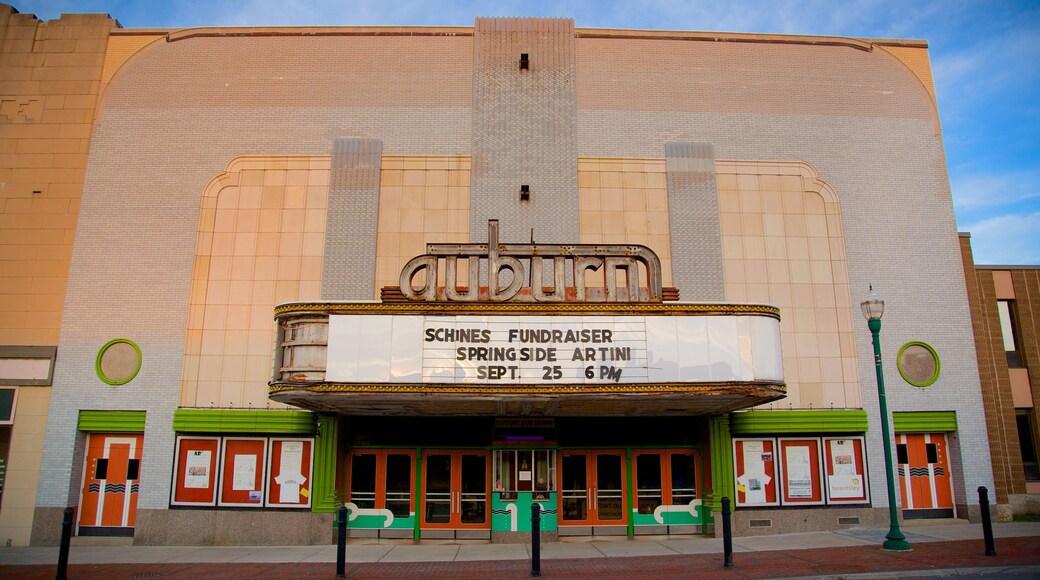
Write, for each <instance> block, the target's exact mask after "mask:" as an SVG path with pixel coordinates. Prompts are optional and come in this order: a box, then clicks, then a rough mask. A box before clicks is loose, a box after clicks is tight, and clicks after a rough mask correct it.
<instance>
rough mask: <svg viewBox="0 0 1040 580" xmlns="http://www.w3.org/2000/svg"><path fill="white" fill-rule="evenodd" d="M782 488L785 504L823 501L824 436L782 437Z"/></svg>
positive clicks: (819, 503)
mask: <svg viewBox="0 0 1040 580" xmlns="http://www.w3.org/2000/svg"><path fill="white" fill-rule="evenodd" d="M780 489H781V498H780V500H781V503H783V504H784V505H790V504H800V505H821V504H823V502H824V499H823V482H822V481H821V475H820V440H819V439H817V438H811V439H809V438H806V439H803V438H780Z"/></svg>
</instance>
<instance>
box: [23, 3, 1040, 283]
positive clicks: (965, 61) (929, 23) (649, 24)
mask: <svg viewBox="0 0 1040 580" xmlns="http://www.w3.org/2000/svg"><path fill="white" fill-rule="evenodd" d="M4 1H5V2H8V3H11V4H13V5H14V6H15V8H17V9H18V11H19V12H23V13H32V14H36V15H37V16H38V17H39V18H40V19H41V20H50V19H53V18H57V17H58V16H59V15H60V14H61V13H83V12H107V13H108V14H110V15H111V16H112V17H113V18H116V19H117V20H119V22H120V23H121V24H122V25H123V26H124V27H125V28H181V27H191V26H261V25H270V26H280V25H285V26H290V25H326V26H331V25H452V26H472V25H473V18H474V17H475V16H566V17H572V18H574V24H575V26H578V27H589V28H634V29H650V30H709V31H723V32H766V33H777V34H814V35H834V36H852V37H860V38H909V39H923V40H927V41H928V43H929V52H930V55H931V59H932V70H933V75H934V77H935V84H936V92H937V95H938V102H939V115H940V119H941V121H942V126H943V135H944V139H945V143H946V155H947V163H948V167H949V172H950V183H951V188H952V190H953V202H954V209H955V211H956V215H957V229H958V230H959V231H968V232H971V236H972V247H973V250H974V254H975V261H976V263H978V264H993V265H997V264H1030V265H1040V2H1037V1H1036V0H1032V1H1022V0H1019V1H1011V0H920V1H915V0H801V1H796V0H728V1H726V0H700V1H697V0H627V1H613V0H599V1H596V0H588V1H586V0H558V1H555V2H545V1H541V0H528V1H526V2H522V3H520V2H515V1H514V2H501V1H487V2H476V1H468V0H456V1H451V0H444V1H420V0H352V1H343V0H324V1H318V0H4Z"/></svg>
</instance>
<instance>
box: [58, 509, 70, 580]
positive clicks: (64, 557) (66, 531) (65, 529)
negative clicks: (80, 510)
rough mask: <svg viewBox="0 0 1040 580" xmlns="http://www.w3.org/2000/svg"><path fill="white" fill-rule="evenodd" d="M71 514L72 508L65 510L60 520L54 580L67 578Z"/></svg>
mask: <svg viewBox="0 0 1040 580" xmlns="http://www.w3.org/2000/svg"><path fill="white" fill-rule="evenodd" d="M72 513H73V509H72V508H70V507H68V508H65V514H64V515H63V516H62V518H61V547H60V548H58V573H57V574H55V576H54V578H55V580H65V579H66V578H68V568H69V542H71V541H72Z"/></svg>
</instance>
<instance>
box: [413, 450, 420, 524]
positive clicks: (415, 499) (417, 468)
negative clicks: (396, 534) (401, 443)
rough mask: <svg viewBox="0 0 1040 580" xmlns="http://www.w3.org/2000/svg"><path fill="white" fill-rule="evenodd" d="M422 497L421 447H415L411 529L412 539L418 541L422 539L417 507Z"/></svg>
mask: <svg viewBox="0 0 1040 580" xmlns="http://www.w3.org/2000/svg"><path fill="white" fill-rule="evenodd" d="M421 497H422V447H416V448H415V497H413V498H412V501H413V502H415V503H414V504H413V505H412V510H413V511H415V529H413V530H412V539H413V540H415V541H417V542H418V541H419V540H420V539H422V533H421V532H420V530H419V521H420V520H421V519H422V511H421V510H420V509H419V506H420V505H421V502H420V501H419V498H421Z"/></svg>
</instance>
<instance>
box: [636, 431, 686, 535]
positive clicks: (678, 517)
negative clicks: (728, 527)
mask: <svg viewBox="0 0 1040 580" xmlns="http://www.w3.org/2000/svg"><path fill="white" fill-rule="evenodd" d="M632 459H633V462H634V463H635V466H634V467H635V470H634V471H635V472H634V474H633V478H634V480H635V486H636V489H635V505H636V513H637V514H639V515H641V516H653V517H654V520H646V521H643V524H644V525H645V524H649V523H659V524H660V523H665V524H685V523H692V522H691V521H690V520H689V518H690V517H694V516H695V512H694V511H693V502H694V500H696V499H697V461H698V459H697V455H696V452H694V451H693V450H686V449H676V450H669V449H661V450H638V451H635V452H634V453H633V458H632ZM675 506H685V508H684V509H680V508H679V507H675ZM639 521H640V518H637V524H636V525H640V523H639Z"/></svg>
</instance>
